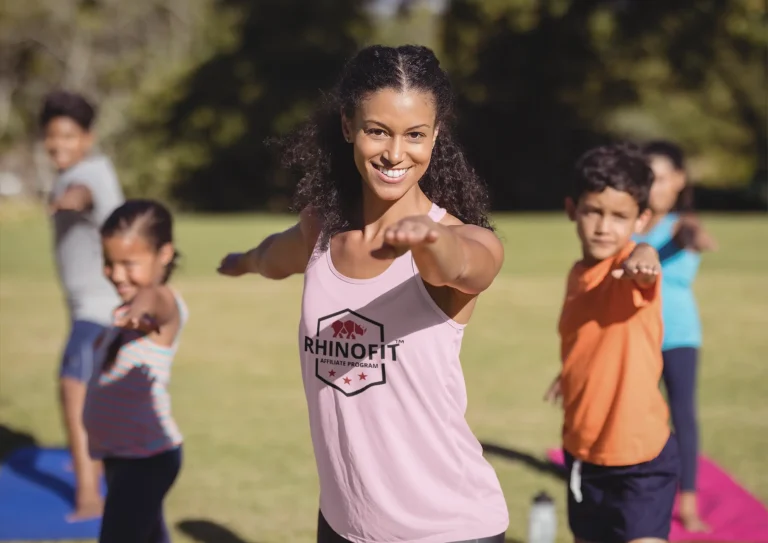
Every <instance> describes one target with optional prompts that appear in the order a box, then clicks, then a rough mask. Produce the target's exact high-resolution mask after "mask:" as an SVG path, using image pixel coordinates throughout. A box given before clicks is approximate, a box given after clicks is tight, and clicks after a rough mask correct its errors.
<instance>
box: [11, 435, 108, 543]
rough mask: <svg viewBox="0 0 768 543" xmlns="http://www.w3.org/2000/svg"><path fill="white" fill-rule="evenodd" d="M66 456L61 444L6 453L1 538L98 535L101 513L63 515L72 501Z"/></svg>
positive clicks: (71, 478) (72, 485) (71, 479)
mask: <svg viewBox="0 0 768 543" xmlns="http://www.w3.org/2000/svg"><path fill="white" fill-rule="evenodd" d="M70 462H71V457H70V455H69V452H67V451H66V450H63V449H41V448H39V447H35V446H30V447H24V448H21V449H17V450H16V451H14V452H13V453H11V455H10V456H8V458H7V459H6V460H5V463H3V465H2V466H0V541H19V540H26V541H35V540H57V539H96V538H97V537H98V535H99V528H100V526H101V519H94V520H88V521H84V522H68V521H67V518H66V517H67V516H68V515H69V514H71V513H72V510H73V507H74V501H75V474H74V473H72V472H71V471H68V470H67V466H69V465H70ZM105 491H106V487H105V485H104V483H103V482H102V493H104V492H105Z"/></svg>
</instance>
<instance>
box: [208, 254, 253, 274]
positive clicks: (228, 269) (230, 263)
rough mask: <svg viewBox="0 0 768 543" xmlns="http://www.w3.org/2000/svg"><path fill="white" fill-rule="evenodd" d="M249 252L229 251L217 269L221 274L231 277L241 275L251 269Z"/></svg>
mask: <svg viewBox="0 0 768 543" xmlns="http://www.w3.org/2000/svg"><path fill="white" fill-rule="evenodd" d="M246 254H247V253H229V254H228V255H227V256H225V257H224V258H222V259H221V263H219V267H218V268H217V269H216V271H217V272H219V273H220V274H221V275H227V276H229V277H240V276H241V275H245V274H246V273H248V272H249V271H250V270H249V269H248V261H247V257H246Z"/></svg>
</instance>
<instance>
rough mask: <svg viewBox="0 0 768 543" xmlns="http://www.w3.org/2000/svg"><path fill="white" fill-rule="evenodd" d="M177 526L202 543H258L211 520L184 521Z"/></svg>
mask: <svg viewBox="0 0 768 543" xmlns="http://www.w3.org/2000/svg"><path fill="white" fill-rule="evenodd" d="M176 526H177V527H178V528H179V530H181V531H182V532H183V533H184V534H185V535H188V536H189V537H191V538H192V539H194V540H195V541H199V542H200V543H256V542H255V541H251V542H249V541H246V540H245V539H243V538H242V537H240V536H239V535H237V534H236V533H234V532H233V531H232V530H230V529H229V528H226V527H225V526H222V525H221V524H216V523H215V522H212V521H210V520H199V519H195V520H182V521H181V522H179V523H178V524H177V525H176Z"/></svg>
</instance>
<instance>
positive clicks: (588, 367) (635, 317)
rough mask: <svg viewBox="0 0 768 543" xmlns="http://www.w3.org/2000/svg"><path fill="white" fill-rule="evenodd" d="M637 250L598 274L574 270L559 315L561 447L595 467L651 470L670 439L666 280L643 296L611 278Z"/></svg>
mask: <svg viewBox="0 0 768 543" xmlns="http://www.w3.org/2000/svg"><path fill="white" fill-rule="evenodd" d="M634 247H635V244H634V243H630V244H628V245H627V247H625V248H624V249H623V250H621V251H620V252H619V254H617V255H616V256H615V257H613V258H610V259H606V260H604V261H602V262H600V263H598V264H596V265H594V266H592V267H587V266H585V265H584V264H581V263H576V264H575V265H574V266H573V268H572V269H571V272H570V274H569V276H568V288H567V292H566V296H565V302H564V303H563V310H562V313H561V315H560V323H559V332H560V338H561V357H562V360H563V369H562V374H561V378H560V383H561V387H562V394H563V407H564V410H565V422H564V424H563V446H564V447H565V449H566V450H567V451H568V452H569V453H571V454H572V455H573V456H574V458H577V459H579V460H582V461H584V462H589V463H590V464H598V465H603V466H628V465H633V464H639V463H641V462H647V461H649V460H652V459H654V458H656V457H657V456H658V455H659V453H660V452H661V450H662V449H663V448H664V445H665V444H666V442H667V440H668V439H669V435H670V430H669V422H668V421H669V411H668V408H667V404H666V402H665V401H664V397H663V396H662V395H661V390H660V389H659V380H660V379H661V372H662V363H663V362H662V358H661V341H662V336H663V325H662V320H661V293H660V289H661V277H659V279H658V280H657V281H656V283H655V285H654V286H652V287H649V288H646V289H643V288H640V287H639V286H638V285H637V283H635V282H634V281H631V280H627V279H616V278H614V277H613V276H612V275H611V271H612V270H615V269H616V268H618V267H620V265H621V263H622V262H623V261H624V260H625V259H626V258H627V257H628V256H629V254H630V253H631V252H632V249H634Z"/></svg>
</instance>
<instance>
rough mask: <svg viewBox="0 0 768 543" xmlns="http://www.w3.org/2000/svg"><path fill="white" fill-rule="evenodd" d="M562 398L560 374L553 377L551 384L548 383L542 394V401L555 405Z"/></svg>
mask: <svg viewBox="0 0 768 543" xmlns="http://www.w3.org/2000/svg"><path fill="white" fill-rule="evenodd" d="M562 399H563V389H562V387H561V385H560V376H559V375H558V376H557V377H555V380H554V381H552V384H551V385H549V388H548V389H547V392H546V394H544V401H545V402H549V403H553V404H555V405H557V404H559V403H560V401H561V400H562Z"/></svg>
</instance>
